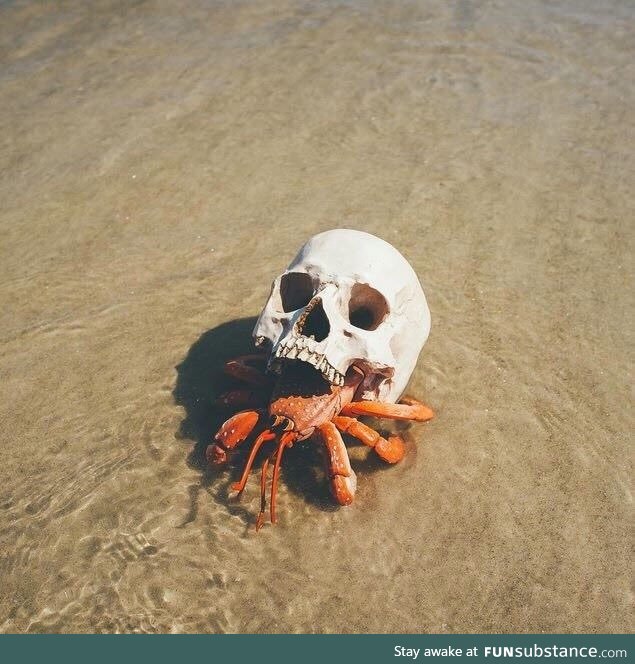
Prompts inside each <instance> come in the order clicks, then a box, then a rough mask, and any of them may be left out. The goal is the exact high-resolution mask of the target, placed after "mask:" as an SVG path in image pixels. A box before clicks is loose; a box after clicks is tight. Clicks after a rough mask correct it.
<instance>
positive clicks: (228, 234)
mask: <svg viewBox="0 0 635 664" xmlns="http://www.w3.org/2000/svg"><path fill="white" fill-rule="evenodd" d="M89 6H90V9H89V8H88V7H89ZM124 6H125V7H126V8H125V9H124ZM371 6H372V9H371ZM634 19H635V10H634V9H633V5H632V3H630V2H628V1H627V0H624V1H622V2H610V1H606V2H602V3H596V2H591V1H590V0H589V1H581V0H575V1H574V0H571V1H567V2H565V1H557V2H542V3H541V2H534V3H526V2H523V1H521V0H517V1H516V2H505V3H502V2H494V1H492V2H486V1H483V2H468V1H460V2H459V1H455V2H450V3H447V2H441V1H440V0H439V1H436V2H435V1H431V2H425V3H414V2H394V3H393V2H381V3H380V2H377V3H372V5H371V4H368V3H364V2H321V3H308V2H275V3H274V2H267V1H266V0H265V1H263V2H258V3H246V2H234V3H221V2H218V3H216V2H213V3H206V2H205V3H204V2H192V3H188V5H187V8H184V9H182V10H181V9H179V10H177V9H175V6H174V3H168V2H136V3H124V5H122V3H119V2H112V1H106V2H95V3H90V5H88V4H85V3H80V2H63V3H34V2H3V3H2V4H1V5H0V99H2V103H1V104H0V210H1V215H0V233H1V236H0V237H1V238H2V240H1V242H0V280H1V282H0V283H1V284H2V286H1V288H2V290H1V293H2V300H1V301H2V305H3V306H2V307H1V308H0V309H1V310H0V374H1V376H2V381H1V382H0V421H1V423H2V431H3V434H4V435H3V447H4V455H3V463H2V464H1V466H0V556H1V558H0V587H1V588H2V593H1V595H0V630H1V631H4V632H13V631H20V632H21V631H36V632H40V631H55V632H75V631H174V632H192V631H211V632H386V631H389V632H390V631H394V632H401V631H409V632H419V631H435V632H446V631H447V632H471V631H493V632H512V631H513V632H523V631H534V632H539V631H548V632H549V631H556V632H567V631H602V632H607V631H609V632H610V631H627V630H631V629H632V627H633V625H632V622H631V615H632V613H631V611H632V595H631V594H630V588H629V587H630V582H631V581H632V576H631V572H630V556H631V544H632V497H631V492H630V487H631V479H632V460H633V457H632V452H631V449H632V448H631V446H630V445H629V440H628V436H627V433H628V432H629V431H630V430H632V426H633V418H632V413H631V405H630V404H631V401H630V391H629V384H628V382H629V378H630V376H629V368H630V366H631V362H630V360H631V359H632V349H633V336H632V329H633V316H632V313H633V297H632V283H633V279H632V255H633V254H632V239H633V232H632V228H633V207H634V206H633V203H634V195H633V186H632V185H633V181H632V176H633V167H634V150H633V124H634V123H633V117H634V115H633V106H634V102H635V98H634V97H635V95H634V87H633V80H634V79H633V74H634V62H635V60H634V55H635V35H634V32H635V31H634V29H633V25H634V23H633V21H634ZM338 226H343V227H349V228H357V229H362V230H366V231H369V232H371V233H375V234H377V235H380V236H382V237H383V238H385V239H386V240H388V241H389V242H391V243H393V244H394V245H395V246H397V247H398V248H399V249H401V250H402V252H403V253H404V254H405V255H406V256H407V257H408V259H409V260H410V261H411V263H412V264H413V266H414V267H415V269H416V271H417V272H418V274H419V275H420V277H421V280H422V282H423V284H424V288H425V290H426V293H427V296H428V301H429V304H430V308H431V310H432V316H433V326H432V334H431V336H430V340H429V342H428V344H427V345H426V347H425V349H424V352H423V354H422V356H421V359H420V362H419V366H418V369H417V371H416V373H415V375H414V377H413V380H412V383H411V386H410V389H409V391H410V392H411V393H412V394H416V395H417V396H419V397H420V398H422V399H423V400H425V401H426V402H428V403H430V404H431V405H432V406H433V407H434V408H435V410H436V412H437V418H436V419H435V420H434V421H432V422H430V423H428V424H425V425H414V426H412V427H410V428H408V429H407V431H406V432H405V434H406V437H407V445H408V456H407V458H406V459H405V460H404V462H403V463H401V464H399V465H398V466H395V467H391V468H384V467H383V466H382V464H381V463H380V462H378V461H376V460H375V459H374V458H372V455H371V456H368V455H367V454H366V451H365V450H364V449H361V448H359V447H354V448H352V457H353V463H354V468H355V469H356V471H357V475H358V480H359V489H358V495H357V499H356V502H355V504H354V505H353V506H352V507H350V508H340V509H338V508H335V507H334V506H333V505H332V504H331V502H330V500H329V498H328V494H327V490H326V487H325V486H324V484H323V483H322V478H321V476H320V474H319V471H318V465H319V460H318V458H317V456H316V454H315V451H314V450H313V449H312V448H311V447H307V446H305V447H301V448H297V447H296V448H294V449H293V450H291V451H290V453H289V455H288V458H286V460H285V468H284V471H283V477H282V486H281V491H280V496H279V508H280V523H279V525H278V526H277V527H270V526H268V527H266V528H265V529H264V530H263V531H261V532H260V533H259V534H258V535H256V533H255V532H254V529H253V515H254V513H255V512H256V511H257V509H258V487H257V481H256V479H255V478H254V479H252V483H251V484H250V486H249V488H248V490H247V491H246V495H245V496H244V498H243V500H242V501H241V502H240V503H236V502H233V501H231V500H228V498H227V488H228V484H229V481H230V478H231V477H232V475H234V476H235V474H236V473H237V472H238V466H236V467H234V469H233V471H231V472H229V473H227V474H220V475H215V474H214V473H212V472H210V471H208V470H206V469H205V465H204V464H203V462H202V452H203V450H204V447H205V445H206V443H207V442H208V441H209V439H210V437H211V434H212V433H213V431H214V427H215V426H216V424H217V422H218V419H219V418H218V415H217V414H216V413H214V412H213V411H212V409H211V405H210V402H211V397H212V395H213V394H214V393H215V391H217V390H218V389H219V384H218V375H217V368H218V365H219V363H220V362H221V361H222V359H223V358H225V357H228V356H231V355H232V353H234V352H238V351H240V350H241V349H242V348H244V347H245V345H246V344H248V342H249V331H250V328H251V326H252V324H253V316H255V315H257V314H258V312H259V310H260V307H261V306H262V304H263V302H264V300H265V299H266V297H267V295H268V292H269V285H270V282H271V280H272V278H273V277H274V276H275V274H276V273H278V272H279V271H280V270H281V269H282V268H283V267H284V266H285V265H286V264H287V263H288V262H289V260H290V259H291V258H292V257H293V255H294V253H295V251H296V249H297V248H298V247H299V245H300V244H301V243H302V242H303V241H304V240H305V239H306V238H307V237H309V236H310V235H312V234H314V233H316V232H318V231H320V230H324V229H328V228H333V227H338Z"/></svg>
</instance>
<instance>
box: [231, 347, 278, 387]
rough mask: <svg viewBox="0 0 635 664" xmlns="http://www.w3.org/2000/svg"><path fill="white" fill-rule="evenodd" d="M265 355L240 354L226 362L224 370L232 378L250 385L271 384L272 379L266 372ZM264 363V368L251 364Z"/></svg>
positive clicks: (262, 385) (261, 385) (263, 385)
mask: <svg viewBox="0 0 635 664" xmlns="http://www.w3.org/2000/svg"><path fill="white" fill-rule="evenodd" d="M265 360H266V358H265V356H264V355H240V356H239V357H236V358H234V359H233V360H230V361H229V362H226V363H225V366H224V367H223V371H224V372H225V373H226V374H227V375H228V376H231V377H232V378H236V379H238V380H241V381H242V382H243V383H247V384H248V385H254V386H257V387H265V386H267V385H269V383H270V379H269V378H268V377H267V376H266V375H265V372H264V363H265ZM252 363H254V364H262V365H263V366H262V368H257V367H255V366H251V364H252Z"/></svg>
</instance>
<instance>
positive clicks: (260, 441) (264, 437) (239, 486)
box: [231, 429, 276, 494]
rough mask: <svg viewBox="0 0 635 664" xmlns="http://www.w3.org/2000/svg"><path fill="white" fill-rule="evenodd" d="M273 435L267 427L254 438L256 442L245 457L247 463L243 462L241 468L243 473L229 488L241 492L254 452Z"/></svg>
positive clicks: (254, 457)
mask: <svg viewBox="0 0 635 664" xmlns="http://www.w3.org/2000/svg"><path fill="white" fill-rule="evenodd" d="M275 437H276V434H275V433H273V432H272V431H270V430H269V429H266V430H265V431H263V432H262V433H261V434H260V435H259V436H258V438H256V442H255V443H254V444H253V446H252V448H251V452H250V453H249V458H248V459H247V463H246V464H245V468H244V470H243V474H242V476H241V478H240V480H239V481H238V482H234V484H232V487H231V488H232V490H233V491H238V493H239V494H240V493H242V492H243V490H244V488H245V485H246V484H247V478H248V477H249V473H250V471H251V467H252V466H253V465H254V460H255V459H256V454H258V450H259V449H260V448H261V447H262V445H263V444H264V443H266V442H267V441H268V440H271V439H272V438H275Z"/></svg>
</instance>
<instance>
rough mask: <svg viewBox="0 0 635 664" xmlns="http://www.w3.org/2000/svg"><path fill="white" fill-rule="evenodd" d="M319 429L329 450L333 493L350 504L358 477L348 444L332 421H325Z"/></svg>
mask: <svg viewBox="0 0 635 664" xmlns="http://www.w3.org/2000/svg"><path fill="white" fill-rule="evenodd" d="M318 429H319V432H320V434H321V435H322V442H323V443H324V447H325V448H326V452H327V458H326V473H327V475H328V477H329V483H330V486H331V493H332V494H333V496H334V498H335V500H337V502H338V503H339V504H340V505H350V504H351V503H352V502H353V498H354V497H355V490H356V489H357V478H356V477H355V473H354V472H353V469H352V468H351V462H350V460H349V458H348V452H347V450H346V445H344V441H343V440H342V436H341V435H340V432H339V431H338V430H337V428H336V426H335V425H334V424H333V423H332V422H325V423H324V424H322V425H320V426H319V427H318Z"/></svg>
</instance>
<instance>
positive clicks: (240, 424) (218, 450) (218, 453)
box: [205, 410, 262, 466]
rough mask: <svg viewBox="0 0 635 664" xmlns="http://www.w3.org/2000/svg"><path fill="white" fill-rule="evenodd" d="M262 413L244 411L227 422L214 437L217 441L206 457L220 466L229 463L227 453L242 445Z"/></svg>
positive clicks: (208, 450) (210, 447) (207, 451)
mask: <svg viewBox="0 0 635 664" xmlns="http://www.w3.org/2000/svg"><path fill="white" fill-rule="evenodd" d="M261 413H262V411H257V410H244V411H242V412H240V413H236V415H234V416H233V417H230V418H229V419H228V420H226V421H225V423H224V424H223V426H222V427H221V428H220V429H219V430H218V432H217V434H216V435H215V436H214V440H215V441H216V442H215V443H213V444H212V445H210V446H209V447H208V448H207V450H206V452H205V456H206V457H207V460H208V461H209V462H210V463H211V464H213V465H215V466H220V465H221V464H223V463H225V462H226V461H227V452H228V451H229V450H232V449H234V447H236V446H237V445H239V444H240V443H242V442H243V441H244V440H245V438H247V436H248V435H249V434H250V433H251V432H252V431H253V430H254V427H255V426H256V424H257V422H258V419H259V417H260V415H261Z"/></svg>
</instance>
